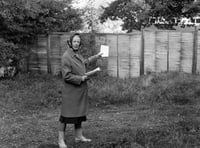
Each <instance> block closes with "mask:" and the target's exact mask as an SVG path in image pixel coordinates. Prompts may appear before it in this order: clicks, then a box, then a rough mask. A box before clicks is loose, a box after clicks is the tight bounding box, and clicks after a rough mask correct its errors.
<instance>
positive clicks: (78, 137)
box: [74, 122, 91, 142]
mask: <svg viewBox="0 0 200 148" xmlns="http://www.w3.org/2000/svg"><path fill="white" fill-rule="evenodd" d="M74 130H75V141H82V142H91V139H87V138H85V137H84V136H83V130H82V124H81V122H80V123H77V124H74Z"/></svg>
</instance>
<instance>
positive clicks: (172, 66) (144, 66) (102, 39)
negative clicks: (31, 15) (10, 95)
mask: <svg viewBox="0 0 200 148" xmlns="http://www.w3.org/2000/svg"><path fill="white" fill-rule="evenodd" d="M69 36H70V34H69V33H52V34H49V35H48V36H39V37H38V39H37V41H36V42H35V44H34V45H33V47H32V51H33V54H32V55H31V56H30V58H29V62H28V69H29V70H37V71H44V72H48V73H52V74H59V73H60V71H61V69H60V68H61V56H62V54H63V53H64V51H65V50H66V48H67V47H66V41H67V40H68V39H69ZM93 37H94V41H95V42H93V43H91V44H94V45H91V47H92V46H93V47H95V48H93V49H92V50H95V51H93V53H97V52H98V51H99V50H100V45H108V46H109V49H110V50H109V57H108V58H105V59H103V60H104V61H106V62H104V67H105V68H106V69H104V70H105V71H107V73H108V74H109V75H111V76H114V77H119V78H127V77H137V76H140V75H142V74H145V73H146V72H147V71H152V72H164V71H181V72H186V73H194V74H199V73H200V33H199V32H198V31H168V30H159V31H158V30H156V31H152V30H143V31H141V32H134V33H130V34H95V35H94V36H93Z"/></svg>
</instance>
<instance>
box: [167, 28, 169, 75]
mask: <svg viewBox="0 0 200 148" xmlns="http://www.w3.org/2000/svg"><path fill="white" fill-rule="evenodd" d="M167 72H169V31H167Z"/></svg>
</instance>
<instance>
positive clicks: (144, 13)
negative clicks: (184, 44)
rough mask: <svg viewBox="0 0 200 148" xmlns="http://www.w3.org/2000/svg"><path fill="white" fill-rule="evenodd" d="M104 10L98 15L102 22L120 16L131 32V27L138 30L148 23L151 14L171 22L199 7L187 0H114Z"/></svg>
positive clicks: (196, 10)
mask: <svg viewBox="0 0 200 148" xmlns="http://www.w3.org/2000/svg"><path fill="white" fill-rule="evenodd" d="M185 7H188V9H187V11H184V10H185ZM104 10H105V11H104V13H103V14H102V15H101V17H100V19H101V21H102V22H104V21H105V20H106V19H107V18H110V19H112V20H117V18H121V19H122V20H123V21H124V25H123V29H124V30H128V32H131V31H132V30H133V29H136V30H140V29H141V28H142V27H143V26H147V25H149V21H148V20H149V18H150V17H151V16H155V17H158V16H162V17H164V18H165V20H166V21H168V22H169V23H172V22H173V19H174V17H176V18H180V17H181V16H182V15H186V16H190V15H191V13H193V15H194V14H197V13H198V12H199V10H200V9H199V8H198V7H197V6H195V9H194V4H193V2H191V1H187V0H184V1H180V0H143V1H134V0H116V1H114V2H112V3H111V4H110V6H109V7H106V8H104ZM169 25H170V24H169Z"/></svg>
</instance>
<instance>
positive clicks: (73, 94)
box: [61, 48, 97, 117]
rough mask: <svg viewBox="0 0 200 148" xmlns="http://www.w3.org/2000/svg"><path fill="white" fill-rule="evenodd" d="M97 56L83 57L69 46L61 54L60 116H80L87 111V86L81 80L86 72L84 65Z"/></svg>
mask: <svg viewBox="0 0 200 148" xmlns="http://www.w3.org/2000/svg"><path fill="white" fill-rule="evenodd" d="M96 58H97V57H96V56H92V57H90V58H88V59H84V58H83V57H82V56H81V55H80V54H78V53H75V52H74V51H73V50H72V49H71V48H69V49H67V50H66V51H65V53H64V54H63V56H62V77H63V82H64V87H63V91H62V105H61V116H63V117H82V116H86V115H87V113H88V86H87V82H86V81H85V82H82V76H83V75H85V73H86V65H87V64H89V63H90V62H92V61H94V60H95V59H96Z"/></svg>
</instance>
